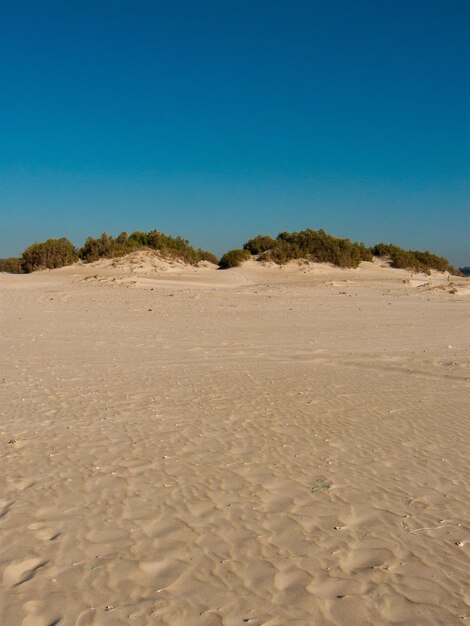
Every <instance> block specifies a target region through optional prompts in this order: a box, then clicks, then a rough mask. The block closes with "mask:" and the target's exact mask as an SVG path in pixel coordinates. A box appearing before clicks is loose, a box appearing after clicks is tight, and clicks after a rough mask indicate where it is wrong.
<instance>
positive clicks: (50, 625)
mask: <svg viewBox="0 0 470 626" xmlns="http://www.w3.org/2000/svg"><path fill="white" fill-rule="evenodd" d="M23 609H24V610H25V613H27V615H26V617H25V618H24V620H23V621H22V622H21V626H55V625H56V624H59V623H60V622H61V620H62V615H58V614H57V613H56V612H55V611H54V609H51V608H50V607H49V608H48V607H47V605H46V603H45V602H42V601H41V600H30V601H29V602H26V603H25V604H24V605H23Z"/></svg>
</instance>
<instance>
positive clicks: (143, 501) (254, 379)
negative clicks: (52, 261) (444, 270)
mask: <svg viewBox="0 0 470 626" xmlns="http://www.w3.org/2000/svg"><path fill="white" fill-rule="evenodd" d="M469 295H470V281H469V280H467V279H456V280H454V279H450V280H449V279H448V277H446V276H438V275H434V276H432V277H427V276H424V275H418V274H414V275H410V273H409V272H405V271H400V270H391V269H387V268H382V267H378V266H377V265H373V264H370V263H364V264H362V267H361V268H359V269H358V270H347V271H346V270H338V269H334V268H331V267H328V266H320V265H303V266H298V265H292V266H289V267H286V268H283V269H279V268H277V267H261V266H259V265H256V264H254V263H251V262H249V263H247V264H245V265H244V266H243V267H242V268H239V269H233V270H229V271H217V270H215V269H214V268H213V267H211V266H207V267H201V268H189V269H188V268H185V267H184V266H180V265H178V264H171V263H166V262H163V261H161V260H156V259H149V258H147V257H146V256H145V255H140V256H139V255H137V256H135V257H134V258H132V259H131V260H129V259H127V260H124V261H119V262H114V263H113V262H106V263H98V264H94V265H90V266H73V267H70V268H66V269H62V270H55V271H49V272H38V273H36V274H33V275H28V276H9V275H6V274H0V306H1V311H0V315H1V317H0V322H1V345H0V349H1V360H0V364H1V372H0V407H1V414H2V417H1V424H0V476H1V492H0V537H1V542H0V624H2V626H17V625H21V626H52V625H54V624H60V626H65V625H66V626H68V625H74V626H88V625H92V626H95V625H96V626H98V625H100V626H101V625H106V626H120V625H125V624H135V625H136V626H138V625H146V624H152V625H153V624H155V625H163V626H166V625H169V626H220V625H223V626H235V625H243V624H244V623H248V624H250V626H261V625H263V626H275V625H276V626H286V625H289V626H291V625H297V626H306V625H315V626H323V625H325V626H326V625H345V626H346V625H347V626H355V625H358V626H363V625H367V624H371V625H372V624H373V625H381V624H402V625H409V626H415V625H426V626H429V625H435V624H443V625H446V626H451V625H454V624H455V625H457V624H458V625H462V624H463V625H465V624H469V625H470V566H469V556H470V393H469V392H470V358H469V357H470V297H469Z"/></svg>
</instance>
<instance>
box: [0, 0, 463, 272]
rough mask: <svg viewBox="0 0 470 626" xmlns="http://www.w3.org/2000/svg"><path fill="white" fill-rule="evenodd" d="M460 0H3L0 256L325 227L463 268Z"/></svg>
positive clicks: (231, 240) (231, 239)
mask: <svg viewBox="0 0 470 626" xmlns="http://www.w3.org/2000/svg"><path fill="white" fill-rule="evenodd" d="M469 32H470V2H469V1H468V0H442V1H437V0H422V1H421V0H305V1H300V0H289V1H288V0H282V1H280V0H269V1H264V0H246V1H245V0H231V1H228V0H227V1H226V0H213V1H208V0H197V1H195V0H190V1H186V2H182V1H179V0H172V1H170V0H166V1H165V2H160V1H158V0H153V1H144V0H140V1H139V0H133V1H132V2H131V1H130V0H94V1H92V2H90V1H88V0H80V1H75V0H59V1H51V0H41V1H40V2H38V1H37V0H34V1H27V0H0V256H8V255H16V254H18V253H20V252H21V251H22V250H23V248H24V247H26V245H28V244H29V243H31V242H33V241H41V240H44V239H46V238H48V237H57V236H67V237H69V238H70V239H71V240H72V241H73V242H74V243H76V244H81V243H82V242H83V240H84V239H85V237H86V236H87V235H89V234H91V235H95V236H96V235H99V234H100V233H101V232H102V231H103V230H107V231H108V232H109V233H111V234H117V233H119V232H120V231H122V230H127V231H132V230H137V229H139V230H149V229H152V228H157V229H159V230H163V231H165V232H168V233H169V234H173V235H177V234H182V235H185V236H187V237H188V238H189V239H190V240H191V242H192V243H194V244H195V245H197V246H203V247H207V248H209V249H212V250H214V251H215V252H217V253H221V252H222V251H224V250H226V249H228V248H231V247H236V246H239V245H240V244H242V243H243V242H244V241H246V240H247V239H248V238H249V237H251V236H253V235H256V234H258V233H269V234H273V235H276V234H277V233H278V232H279V231H281V230H299V229H303V228H308V227H311V228H324V229H325V230H327V231H328V232H331V233H332V234H334V235H337V236H346V237H350V238H352V239H356V240H357V239H359V240H363V241H365V242H366V243H367V244H373V243H376V242H378V241H382V240H385V241H393V242H395V243H398V244H400V245H402V246H404V247H414V248H423V249H424V248H429V249H431V250H433V251H435V252H438V253H440V254H444V255H445V256H448V257H449V258H450V259H451V260H452V261H453V262H454V263H456V264H458V265H462V264H469V265H470V217H469V214H470V184H469V180H470V147H469V146H470V97H469V96H470V60H469V56H470V55H469Z"/></svg>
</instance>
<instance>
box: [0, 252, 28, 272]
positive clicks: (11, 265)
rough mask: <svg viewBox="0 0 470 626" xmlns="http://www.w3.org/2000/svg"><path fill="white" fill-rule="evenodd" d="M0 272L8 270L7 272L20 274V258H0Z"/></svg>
mask: <svg viewBox="0 0 470 626" xmlns="http://www.w3.org/2000/svg"><path fill="white" fill-rule="evenodd" d="M0 272H8V273H9V274H22V273H23V270H22V269H21V259H18V258H16V257H13V256H11V257H8V258H7V259H0Z"/></svg>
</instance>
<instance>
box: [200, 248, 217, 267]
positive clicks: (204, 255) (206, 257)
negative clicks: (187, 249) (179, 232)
mask: <svg viewBox="0 0 470 626" xmlns="http://www.w3.org/2000/svg"><path fill="white" fill-rule="evenodd" d="M197 252H198V254H199V260H200V261H209V263H213V264H214V265H218V264H219V259H218V258H217V257H216V256H215V254H212V252H209V250H202V248H198V250H197Z"/></svg>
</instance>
